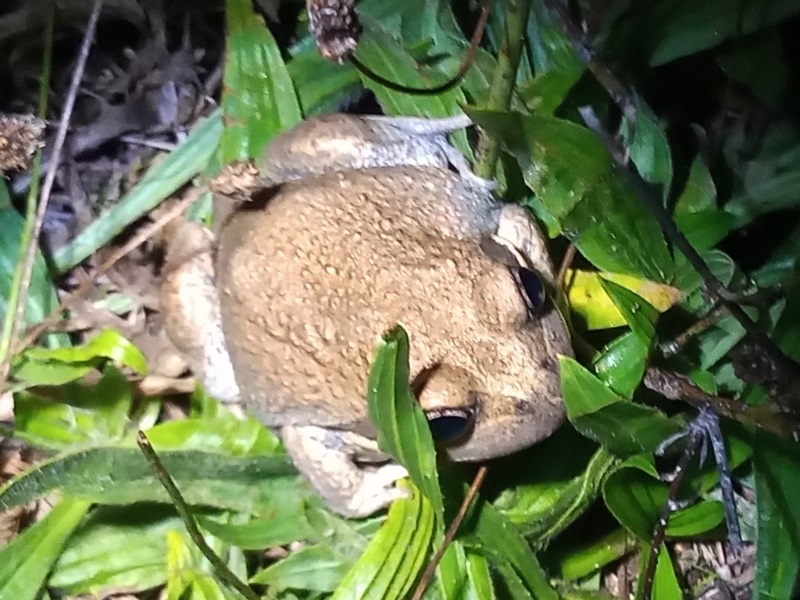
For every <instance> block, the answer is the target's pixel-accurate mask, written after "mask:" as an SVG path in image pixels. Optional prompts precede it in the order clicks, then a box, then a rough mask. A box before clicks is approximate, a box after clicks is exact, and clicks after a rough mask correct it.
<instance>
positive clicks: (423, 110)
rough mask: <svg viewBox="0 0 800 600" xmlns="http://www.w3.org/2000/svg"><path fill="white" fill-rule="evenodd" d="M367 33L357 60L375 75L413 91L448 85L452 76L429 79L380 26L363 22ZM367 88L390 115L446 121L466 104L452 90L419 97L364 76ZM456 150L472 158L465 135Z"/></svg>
mask: <svg viewBox="0 0 800 600" xmlns="http://www.w3.org/2000/svg"><path fill="white" fill-rule="evenodd" d="M362 24H363V26H364V32H363V34H362V37H361V41H360V42H359V44H358V50H357V51H356V55H357V57H358V59H359V60H360V61H361V62H363V63H364V64H365V65H366V66H367V67H369V68H370V69H372V71H374V72H376V73H380V74H381V75H382V76H383V77H385V78H386V79H389V80H391V81H394V82H396V83H400V84H402V85H406V86H411V87H435V86H436V85H438V84H439V83H442V82H444V81H447V79H448V78H449V76H448V75H447V74H445V73H439V72H436V74H435V75H434V76H432V77H431V76H426V75H428V72H427V71H426V70H424V69H419V68H417V66H416V65H415V63H414V61H413V59H412V57H411V56H410V55H409V54H408V52H407V51H406V50H405V48H403V47H402V46H401V45H400V44H398V43H397V42H396V41H395V40H394V39H393V38H392V36H391V35H390V34H389V33H388V32H387V31H386V30H384V29H383V28H382V27H381V26H380V24H378V23H376V22H371V21H369V20H363V19H362ZM361 77H362V83H363V84H364V86H365V87H367V88H369V89H371V90H372V91H373V92H374V93H375V95H376V96H377V98H378V101H379V102H380V103H381V107H382V108H383V110H384V111H385V112H386V114H390V115H418V116H425V117H446V116H449V115H454V114H458V113H460V112H462V110H461V106H460V103H464V102H465V98H464V94H463V93H462V92H461V91H460V90H459V89H458V88H456V89H453V90H450V91H448V92H445V93H443V94H437V95H435V96H420V95H414V94H406V93H404V92H396V91H393V90H390V89H389V88H387V87H385V86H383V85H381V84H379V83H376V82H375V81H373V80H371V79H369V78H368V77H365V76H363V75H362V76H361ZM453 138H454V140H455V142H454V143H455V144H456V146H457V147H458V148H459V149H460V150H461V151H462V152H464V153H465V154H466V155H467V156H470V155H471V153H470V151H469V145H468V144H467V141H466V140H467V138H466V133H465V132H463V131H460V132H456V133H454V134H453Z"/></svg>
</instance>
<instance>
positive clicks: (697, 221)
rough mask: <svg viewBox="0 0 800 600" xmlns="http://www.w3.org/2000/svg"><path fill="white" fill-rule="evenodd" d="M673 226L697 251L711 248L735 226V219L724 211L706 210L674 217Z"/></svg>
mask: <svg viewBox="0 0 800 600" xmlns="http://www.w3.org/2000/svg"><path fill="white" fill-rule="evenodd" d="M675 224H676V225H677V226H678V227H679V228H680V230H681V231H682V232H683V234H684V235H685V236H686V239H688V240H689V242H690V243H691V244H692V245H693V246H694V247H695V248H697V249H699V250H705V249H708V248H713V247H714V246H716V245H717V244H718V243H719V242H721V241H722V240H723V239H725V236H727V235H728V234H729V233H730V232H731V231H732V230H733V228H734V226H735V224H736V217H734V216H733V215H732V214H730V213H729V212H725V211H724V210H716V209H714V210H706V211H696V212H691V213H679V214H676V215H675Z"/></svg>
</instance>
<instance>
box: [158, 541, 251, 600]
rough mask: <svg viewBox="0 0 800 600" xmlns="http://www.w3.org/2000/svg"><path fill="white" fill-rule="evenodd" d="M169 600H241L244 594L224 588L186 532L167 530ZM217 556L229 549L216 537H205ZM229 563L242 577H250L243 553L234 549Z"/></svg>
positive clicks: (237, 574)
mask: <svg viewBox="0 0 800 600" xmlns="http://www.w3.org/2000/svg"><path fill="white" fill-rule="evenodd" d="M166 537H167V594H166V597H167V600H241V596H240V595H239V594H238V593H236V592H234V591H232V590H230V589H229V588H227V587H223V586H222V585H221V583H220V582H219V581H218V580H217V578H216V577H215V573H214V572H213V570H212V568H211V566H210V565H209V564H208V561H207V559H206V558H205V557H203V556H202V554H201V553H200V551H199V549H198V548H197V546H196V545H195V544H194V542H193V541H192V540H191V539H190V538H189V536H188V535H187V534H185V533H183V532H179V531H176V530H172V531H169V532H167V536H166ZM204 537H205V538H206V542H207V543H208V544H209V546H210V547H211V549H212V550H213V551H215V553H216V554H217V556H220V557H221V556H223V555H224V554H225V548H224V546H223V545H222V544H219V543H218V542H217V541H216V540H214V539H213V538H212V539H209V538H208V536H204ZM226 563H227V564H228V567H230V568H231V571H232V572H233V573H234V574H235V575H236V576H237V577H239V578H240V579H241V578H242V577H243V576H246V573H245V564H244V560H243V556H242V554H241V552H239V551H237V550H235V549H231V551H230V553H229V555H228V556H227V560H226Z"/></svg>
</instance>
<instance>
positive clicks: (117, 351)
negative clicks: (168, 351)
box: [14, 329, 147, 385]
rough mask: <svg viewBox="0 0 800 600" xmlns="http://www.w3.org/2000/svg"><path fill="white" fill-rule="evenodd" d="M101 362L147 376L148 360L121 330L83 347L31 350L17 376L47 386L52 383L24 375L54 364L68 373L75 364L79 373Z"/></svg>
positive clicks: (101, 335) (105, 333) (106, 332)
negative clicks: (86, 367)
mask: <svg viewBox="0 0 800 600" xmlns="http://www.w3.org/2000/svg"><path fill="white" fill-rule="evenodd" d="M98 359H109V360H111V361H113V362H114V363H115V364H117V365H120V366H125V367H130V368H131V369H133V370H134V371H136V372H137V373H138V374H140V375H145V374H146V373H147V361H146V360H145V358H144V355H143V354H142V353H141V352H140V351H139V349H138V348H137V347H136V346H134V345H133V344H132V343H131V342H129V341H128V340H127V339H125V338H124V337H123V336H122V334H120V333H119V332H118V331H114V330H112V329H104V330H103V331H101V332H100V333H98V334H97V335H96V336H95V337H93V338H92V339H91V340H90V341H89V342H87V343H86V344H83V345H82V346H77V347H73V348H55V349H52V350H49V349H46V348H31V349H29V350H27V351H26V352H25V353H24V355H23V356H22V357H21V360H22V361H23V364H22V365H20V366H19V367H16V368H15V370H14V375H15V377H16V378H17V379H18V380H24V381H25V382H26V383H28V384H32V385H43V384H46V383H49V382H45V381H37V380H36V379H33V378H31V377H30V376H28V377H27V378H25V379H23V378H22V377H21V374H26V373H31V372H34V373H35V372H36V370H35V367H36V365H39V366H41V367H42V368H46V367H47V366H48V365H49V364H54V366H55V367H56V368H57V367H58V366H59V363H60V364H61V365H63V366H64V367H65V372H66V370H67V369H68V368H69V367H70V366H71V365H75V371H76V372H77V371H79V370H80V369H81V368H82V367H85V366H86V365H88V364H99V363H100V361H98ZM26 365H29V369H28V370H26V369H25V366H26ZM31 369H33V370H31Z"/></svg>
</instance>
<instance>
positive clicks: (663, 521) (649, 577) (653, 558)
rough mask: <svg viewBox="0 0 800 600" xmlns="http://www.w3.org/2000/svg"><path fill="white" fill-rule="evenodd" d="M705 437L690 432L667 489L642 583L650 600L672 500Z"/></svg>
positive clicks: (646, 599) (645, 596) (651, 542)
mask: <svg viewBox="0 0 800 600" xmlns="http://www.w3.org/2000/svg"><path fill="white" fill-rule="evenodd" d="M702 439H703V432H702V431H701V430H700V429H692V430H691V431H690V432H689V441H688V442H687V444H686V448H684V451H683V454H682V455H681V458H680V460H679V461H678V465H677V466H676V467H675V471H674V475H673V478H672V481H671V482H670V484H669V490H668V491H667V501H666V502H664V506H662V507H661V514H660V515H659V517H658V523H656V528H655V530H654V531H653V538H652V539H651V540H650V554H649V555H648V557H647V568H646V569H645V572H644V581H643V583H642V598H643V599H644V600H650V597H651V596H652V593H653V581H654V580H655V576H656V564H657V563H658V554H659V551H660V549H661V544H662V543H663V542H664V534H665V533H666V531H667V525H668V524H669V516H670V513H671V512H672V504H673V503H672V500H674V499H675V498H677V497H678V490H679V489H680V487H681V483H682V482H683V478H684V476H685V475H686V468H687V467H688V466H689V461H690V460H692V457H693V456H694V454H695V452H697V448H698V446H699V445H700V442H701V441H702Z"/></svg>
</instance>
